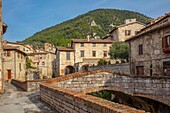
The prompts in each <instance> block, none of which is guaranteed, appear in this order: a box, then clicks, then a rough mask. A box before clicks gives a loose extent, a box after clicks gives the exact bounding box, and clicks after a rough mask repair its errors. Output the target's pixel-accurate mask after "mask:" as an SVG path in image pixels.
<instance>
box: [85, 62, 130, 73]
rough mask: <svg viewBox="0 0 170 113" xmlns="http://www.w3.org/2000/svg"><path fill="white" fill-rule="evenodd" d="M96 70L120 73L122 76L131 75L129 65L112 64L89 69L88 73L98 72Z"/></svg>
mask: <svg viewBox="0 0 170 113" xmlns="http://www.w3.org/2000/svg"><path fill="white" fill-rule="evenodd" d="M96 70H109V71H112V72H117V73H120V74H130V67H129V63H122V64H110V65H102V66H90V67H88V71H96Z"/></svg>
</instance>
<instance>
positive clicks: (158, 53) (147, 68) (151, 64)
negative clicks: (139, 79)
mask: <svg viewBox="0 0 170 113" xmlns="http://www.w3.org/2000/svg"><path fill="white" fill-rule="evenodd" d="M168 19H169V20H168ZM162 22H163V23H162ZM165 24H167V25H169V26H170V17H168V18H165V19H163V20H162V21H160V22H159V23H157V24H154V25H153V26H151V27H148V28H146V29H145V31H146V33H144V34H143V35H138V36H137V37H136V38H135V39H134V40H131V41H130V42H129V47H130V63H131V67H130V68H131V74H132V75H137V70H136V67H137V66H143V67H144V75H145V76H163V74H164V65H163V63H164V62H167V61H168V62H169V61H170V59H169V57H170V54H169V53H168V54H166V53H164V51H163V49H164V47H163V40H162V39H163V37H165V36H168V35H169V34H170V27H169V26H165ZM155 28H157V29H155ZM158 28H159V29H158ZM154 29H155V30H154ZM143 32H144V31H143ZM139 45H142V47H143V54H140V55H139Z"/></svg>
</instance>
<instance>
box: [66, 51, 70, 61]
mask: <svg viewBox="0 0 170 113" xmlns="http://www.w3.org/2000/svg"><path fill="white" fill-rule="evenodd" d="M66 60H70V52H66Z"/></svg>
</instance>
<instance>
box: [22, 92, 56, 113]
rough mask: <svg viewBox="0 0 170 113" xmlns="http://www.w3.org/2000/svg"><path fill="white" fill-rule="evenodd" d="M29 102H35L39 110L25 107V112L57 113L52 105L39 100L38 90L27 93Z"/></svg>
mask: <svg viewBox="0 0 170 113" xmlns="http://www.w3.org/2000/svg"><path fill="white" fill-rule="evenodd" d="M27 97H28V99H29V100H30V102H32V103H33V104H35V105H36V106H37V108H39V109H40V111H34V110H32V109H26V110H25V113H57V112H56V111H54V109H53V108H52V107H50V106H49V105H47V104H46V103H44V102H43V101H41V100H40V95H39V91H37V92H33V93H31V94H28V95H27ZM28 103H29V102H28Z"/></svg>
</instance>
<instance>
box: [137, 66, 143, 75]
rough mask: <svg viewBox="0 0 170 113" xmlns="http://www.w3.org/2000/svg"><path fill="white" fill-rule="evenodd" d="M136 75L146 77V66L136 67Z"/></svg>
mask: <svg viewBox="0 0 170 113" xmlns="http://www.w3.org/2000/svg"><path fill="white" fill-rule="evenodd" d="M136 74H137V75H144V66H136Z"/></svg>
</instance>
